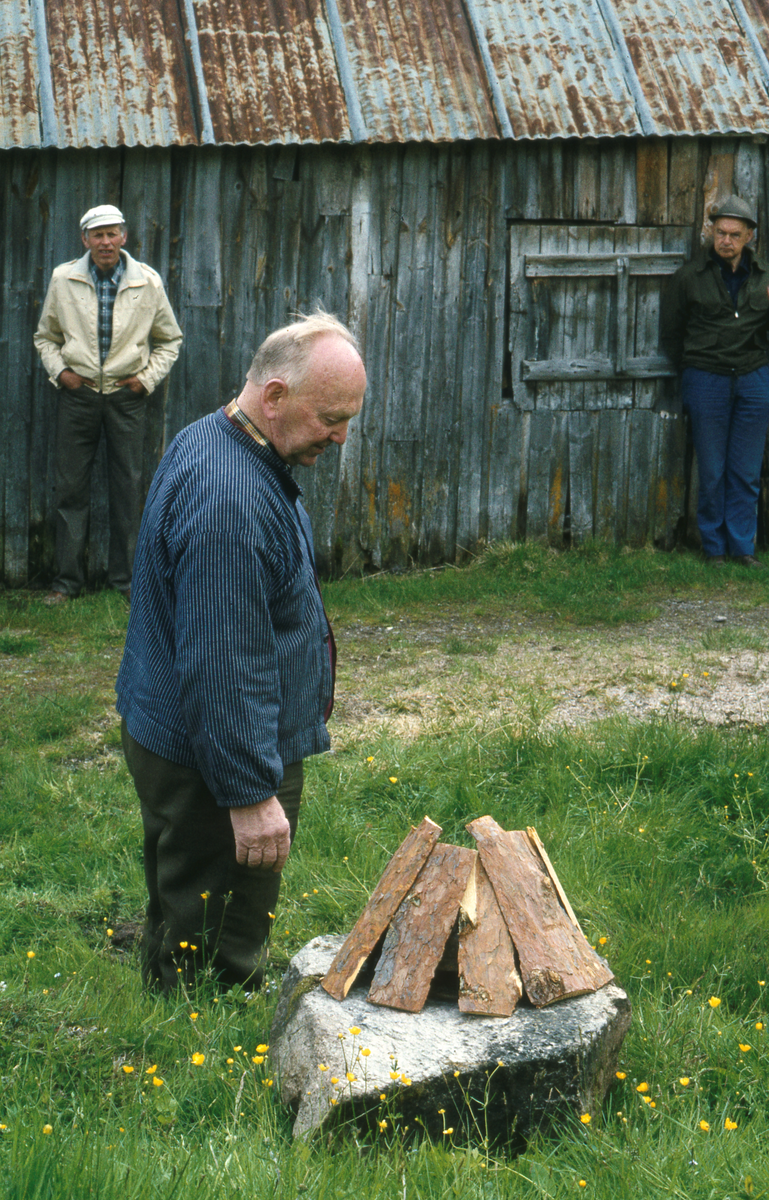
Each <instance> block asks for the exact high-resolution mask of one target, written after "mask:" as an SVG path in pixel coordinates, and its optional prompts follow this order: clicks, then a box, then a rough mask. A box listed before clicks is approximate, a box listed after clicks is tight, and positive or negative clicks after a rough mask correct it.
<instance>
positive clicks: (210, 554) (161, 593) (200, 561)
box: [116, 409, 333, 806]
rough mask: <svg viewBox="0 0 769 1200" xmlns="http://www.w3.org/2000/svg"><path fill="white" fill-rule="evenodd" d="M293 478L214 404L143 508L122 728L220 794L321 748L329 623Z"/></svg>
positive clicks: (175, 446) (225, 800) (164, 467)
mask: <svg viewBox="0 0 769 1200" xmlns="http://www.w3.org/2000/svg"><path fill="white" fill-rule="evenodd" d="M300 495H301V489H300V488H299V486H298V485H297V483H296V481H295V480H294V478H293V476H292V474H291V471H290V469H289V468H288V467H287V466H286V464H285V463H284V462H283V461H282V459H281V458H280V457H279V456H278V455H277V454H276V453H275V451H274V450H273V449H272V448H271V447H263V446H260V445H259V444H258V443H257V442H255V441H254V440H253V439H252V438H250V437H249V436H248V434H247V433H245V432H244V431H243V430H241V429H239V428H237V427H236V426H234V425H233V424H232V423H231V422H230V421H229V420H228V419H227V417H226V416H225V415H224V412H223V410H221V409H220V410H219V411H218V412H216V413H213V414H211V415H210V416H207V417H203V419H202V420H200V421H196V422H195V423H194V424H192V425H190V426H188V427H187V428H186V429H183V430H182V431H181V433H179V434H178V436H177V437H176V438H175V439H174V441H173V443H172V444H171V446H170V447H169V449H168V451H167V452H166V454H165V455H164V457H163V459H162V461H161V463H160V466H159V467H158V470H157V473H156V475H155V478H154V480H153V483H152V487H151V489H150V494H149V497H148V499H147V505H146V508H145V510H144V517H143V519H142V525H141V530H140V533H139V542H138V546H137V550H136V560H135V563H134V573H133V581H132V586H131V617H130V621H129V623H128V634H127V637H126V645H125V652H124V655H123V661H122V663H121V666H120V672H119V674H118V679H117V685H116V690H117V694H118V702H117V708H118V712H119V713H120V714H121V715H122V716H123V717H124V719H125V721H126V724H127V726H128V731H129V733H130V734H131V735H132V737H134V738H135V739H136V741H137V742H139V744H140V745H142V746H144V747H145V748H146V749H148V750H152V751H154V753H155V754H159V755H160V756H161V757H163V758H166V759H170V760H171V761H172V762H176V763H179V764H181V765H182V766H186V767H195V768H197V770H199V771H200V772H201V774H202V775H203V778H204V779H205V782H206V784H207V786H208V788H209V789H210V791H211V792H212V793H213V795H214V796H215V797H216V801H217V803H218V804H220V805H228V806H230V805H245V804H255V803H257V802H259V801H261V800H266V799H267V798H268V797H269V796H272V795H273V794H274V793H275V792H276V791H277V788H278V785H279V784H280V781H281V779H282V774H283V763H291V762H296V761H297V760H299V759H300V758H305V757H307V756H308V755H310V754H318V753H320V752H322V751H324V750H327V749H328V748H329V744H330V743H329V737H328V733H327V732H326V726H325V722H324V719H323V713H324V712H325V710H326V708H327V705H328V703H329V700H330V698H331V692H332V686H333V685H332V679H331V665H330V661H329V651H328V637H329V629H328V622H327V620H326V616H325V613H324V611H323V604H322V601H321V598H320V593H319V591H318V587H317V583H316V577H315V569H314V561H313V550H312V535H311V532H310V525H309V519H308V517H307V514H306V512H305V510H304V508H303V507H302V505H301V502H300V500H299V497H300Z"/></svg>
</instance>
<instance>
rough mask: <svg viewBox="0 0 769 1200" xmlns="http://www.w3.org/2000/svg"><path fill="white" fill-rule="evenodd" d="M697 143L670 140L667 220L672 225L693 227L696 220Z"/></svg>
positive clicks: (688, 140)
mask: <svg viewBox="0 0 769 1200" xmlns="http://www.w3.org/2000/svg"><path fill="white" fill-rule="evenodd" d="M699 145H700V144H699V141H698V139H697V138H671V140H670V182H669V193H668V195H669V206H668V220H669V221H670V223H671V224H673V225H693V224H694V222H695V221H696V219H697V189H698V186H699V171H698V164H699Z"/></svg>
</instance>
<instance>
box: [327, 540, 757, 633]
mask: <svg viewBox="0 0 769 1200" xmlns="http://www.w3.org/2000/svg"><path fill="white" fill-rule="evenodd" d="M766 575H767V578H765V577H764V575H763V573H762V572H759V571H746V570H745V568H744V567H739V566H735V565H734V564H727V566H726V567H725V568H724V569H723V570H722V571H717V572H716V571H713V570H711V569H709V568H708V567H706V566H705V564H704V562H703V561H702V560H700V559H699V558H698V557H697V556H695V555H692V554H662V553H659V552H657V551H654V550H651V549H647V550H635V551H630V550H627V549H623V548H619V547H615V546H608V545H605V544H603V543H600V542H595V543H590V544H588V545H586V546H584V547H582V548H581V549H580V550H578V551H566V552H560V551H557V550H552V549H548V548H546V547H544V546H541V545H538V544H536V543H531V542H525V543H506V542H500V543H495V544H494V545H492V546H490V547H489V548H488V549H487V550H486V551H485V552H484V553H483V554H482V555H481V556H480V557H478V558H477V559H475V560H474V561H473V562H472V563H471V564H470V565H469V566H467V567H464V568H462V569H458V568H456V567H446V568H444V569H443V570H433V571H415V572H409V573H406V574H404V575H388V574H379V575H373V576H369V577H366V578H362V579H346V580H342V581H332V582H330V583H327V584H326V585H325V586H324V597H325V599H326V604H327V607H328V608H329V611H333V612H334V613H336V614H338V615H339V616H343V617H345V618H348V619H350V620H353V619H356V618H357V619H359V620H363V621H372V620H379V619H383V618H386V619H387V623H388V624H389V623H390V621H391V620H392V619H393V618H395V617H397V616H399V615H400V614H402V613H406V614H409V615H413V613H414V612H420V613H423V614H427V613H432V614H435V613H440V612H441V611H444V610H445V609H446V608H447V607H452V606H456V607H459V606H465V608H464V611H465V613H466V615H473V614H475V615H478V616H482V617H488V616H490V615H499V614H503V613H506V612H509V611H510V607H511V606H513V607H514V609H515V610H516V611H524V612H530V613H548V614H549V615H552V616H553V617H555V618H556V619H557V620H559V621H561V622H562V623H563V624H565V625H570V624H573V625H594V624H604V625H617V624H620V623H623V622H626V621H643V620H648V619H651V618H652V617H655V616H656V615H657V614H658V612H659V609H660V605H661V603H662V602H663V601H664V600H666V599H668V598H670V597H671V596H673V595H680V596H685V597H686V598H687V599H707V598H708V597H716V596H718V597H721V598H725V599H728V600H730V601H731V602H732V603H738V604H740V605H742V606H745V607H750V606H752V605H755V604H762V603H766V602H767V600H768V599H769V571H767V573H766Z"/></svg>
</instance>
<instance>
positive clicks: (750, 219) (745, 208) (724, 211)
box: [710, 196, 758, 229]
mask: <svg viewBox="0 0 769 1200" xmlns="http://www.w3.org/2000/svg"><path fill="white" fill-rule="evenodd" d="M719 217H734V218H735V219H736V220H737V221H744V222H745V224H746V225H749V226H750V228H751V229H755V228H756V225H757V224H758V222H757V221H756V218H755V216H754V214H753V208H752V206H751V205H750V204H748V202H747V200H741V199H740V197H739V196H729V197H727V199H726V200H724V201H723V202H722V203H721V204H719V206H718V208H714V209H713V210H712V212H711V214H710V219H711V221H717V220H718V218H719Z"/></svg>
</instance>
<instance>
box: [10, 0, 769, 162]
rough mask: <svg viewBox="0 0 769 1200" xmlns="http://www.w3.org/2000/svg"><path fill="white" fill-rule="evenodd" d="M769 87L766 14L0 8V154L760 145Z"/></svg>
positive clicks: (172, 1)
mask: <svg viewBox="0 0 769 1200" xmlns="http://www.w3.org/2000/svg"><path fill="white" fill-rule="evenodd" d="M46 40H47V46H46ZM49 62H50V74H49V68H48V64H49ZM767 87H769V0H729V3H727V4H724V3H723V0H719V2H718V3H716V2H715V0H547V3H546V2H545V0H524V3H521V0H420V2H419V3H418V4H416V3H414V0H387V3H382V2H381V0H0V95H1V96H2V105H1V106H0V145H1V146H33V145H46V144H56V145H58V146H62V147H65V146H72V147H84V146H118V145H127V146H132V145H145V146H151V145H152V146H167V145H185V144H190V143H197V142H200V141H203V142H214V143H220V144H221V143H240V142H245V143H249V144H260V143H261V144H265V143H271V142H282V143H287V142H295V143H305V142H308V143H318V142H323V141H326V140H330V141H334V142H338V141H355V142H358V141H364V142H381V141H385V142H389V141H400V142H405V141H410V140H414V141H430V142H439V141H449V140H456V139H467V138H496V137H516V138H555V137H558V138H563V137H621V136H631V135H636V134H638V135H645V136H650V135H654V134H656V135H659V136H669V135H671V134H689V135H696V134H715V133H752V132H756V131H764V130H765V129H766V127H767V123H768V120H767V118H768V117H769V105H767V100H766V95H767Z"/></svg>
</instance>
